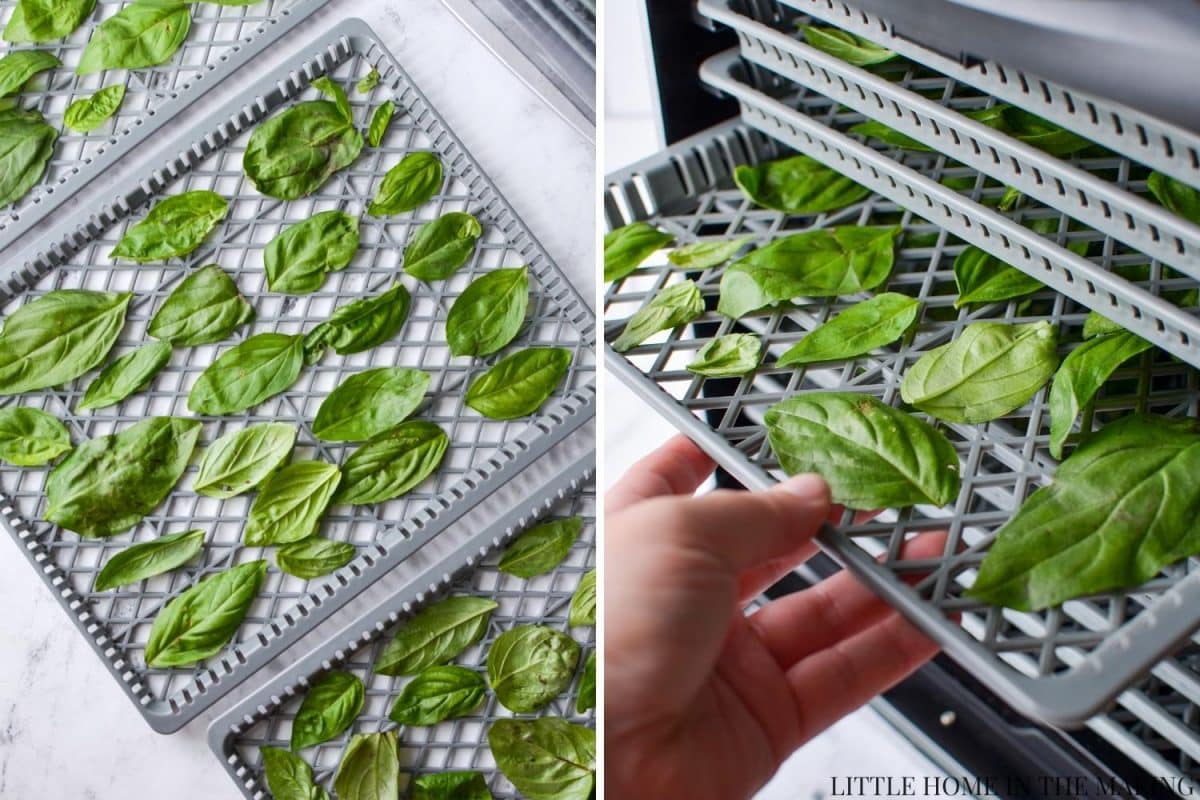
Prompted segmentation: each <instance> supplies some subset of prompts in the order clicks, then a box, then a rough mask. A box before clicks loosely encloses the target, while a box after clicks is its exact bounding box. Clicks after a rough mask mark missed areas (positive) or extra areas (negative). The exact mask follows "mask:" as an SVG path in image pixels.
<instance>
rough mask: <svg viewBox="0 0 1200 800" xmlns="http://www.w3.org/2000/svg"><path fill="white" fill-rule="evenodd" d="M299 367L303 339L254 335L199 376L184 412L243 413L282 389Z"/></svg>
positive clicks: (298, 374) (280, 334)
mask: <svg viewBox="0 0 1200 800" xmlns="http://www.w3.org/2000/svg"><path fill="white" fill-rule="evenodd" d="M303 367H304V337H303V336H288V335H286V334H282V333H259V334H255V335H254V336H251V337H250V338H249V339H247V340H246V341H244V342H242V343H241V344H239V345H236V346H234V347H232V348H230V349H229V350H226V351H225V352H224V353H222V354H221V356H220V357H219V358H218V359H217V360H216V361H214V362H213V363H212V364H210V365H209V366H208V368H207V369H205V370H204V372H202V373H201V374H200V377H199V378H198V379H197V380H196V383H195V384H193V386H192V391H191V392H190V393H189V394H188V409H189V410H191V412H192V413H194V414H207V415H210V416H220V415H222V414H236V413H237V412H239V411H245V410H246V409H247V408H253V407H254V406H256V405H258V404H259V403H261V402H263V401H264V400H266V399H267V398H269V397H273V396H275V395H277V394H279V393H280V392H282V391H284V390H286V389H287V388H288V387H289V386H291V385H292V384H293V383H295V382H296V378H298V377H300V370H301V369H303Z"/></svg>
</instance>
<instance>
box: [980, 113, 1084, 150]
mask: <svg viewBox="0 0 1200 800" xmlns="http://www.w3.org/2000/svg"><path fill="white" fill-rule="evenodd" d="M1002 130H1004V132H1005V133H1007V134H1009V135H1010V136H1012V137H1013V138H1015V139H1018V140H1020V141H1022V142H1024V143H1025V144H1028V145H1032V146H1033V147H1036V148H1038V149H1040V150H1043V151H1045V152H1047V153H1049V154H1050V155H1052V156H1068V155H1071V154H1072V153H1077V152H1079V151H1080V150H1086V149H1088V148H1089V147H1092V146H1093V144H1092V142H1091V140H1090V139H1085V138H1083V137H1082V136H1080V135H1078V134H1076V133H1073V132H1071V131H1068V130H1064V129H1063V128H1060V127H1059V126H1057V125H1055V124H1054V123H1052V122H1049V121H1047V120H1044V119H1042V118H1041V117H1039V116H1038V115H1037V114H1032V113H1030V112H1028V111H1026V110H1025V109H1023V108H1017V107H1016V106H1007V107H1005V109H1004V127H1003V128H1002Z"/></svg>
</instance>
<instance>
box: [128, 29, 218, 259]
mask: <svg viewBox="0 0 1200 800" xmlns="http://www.w3.org/2000/svg"><path fill="white" fill-rule="evenodd" d="M130 7H131V8H135V7H136V6H130ZM228 211H229V203H228V202H226V200H225V198H224V197H221V195H219V194H217V193H216V192H210V191H208V190H205V189H201V190H198V191H194V192H184V193H183V194H177V195H174V196H172V197H168V198H167V199H166V200H163V201H162V202H161V203H159V204H158V205H156V206H155V207H154V208H152V209H150V213H149V214H147V215H146V218H145V219H144V220H142V221H141V222H139V223H138V224H136V225H134V226H133V227H132V228H130V229H129V230H127V231H126V232H125V236H124V237H122V238H121V241H119V242H117V246H116V247H115V248H113V251H112V257H113V258H127V259H129V260H130V261H137V262H141V263H145V262H147V261H163V260H166V259H168V258H172V257H175V256H185V255H187V254H188V253H190V252H192V251H193V250H195V249H196V248H197V247H199V246H200V243H201V242H203V241H204V238H205V237H206V236H208V234H209V233H211V232H212V229H213V228H215V227H216V226H217V223H219V222H220V221H221V220H222V219H224V218H225V214H226V212H228Z"/></svg>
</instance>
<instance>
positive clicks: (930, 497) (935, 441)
mask: <svg viewBox="0 0 1200 800" xmlns="http://www.w3.org/2000/svg"><path fill="white" fill-rule="evenodd" d="M764 423H765V425H766V427H767V438H768V439H769V440H770V442H771V449H772V450H774V451H775V455H776V456H778V458H779V464H780V466H781V467H783V471H784V472H786V473H787V474H789V475H799V474H800V473H804V472H815V473H817V474H819V475H820V476H821V477H823V478H824V479H825V480H826V481H827V482H828V483H829V488H830V491H831V492H832V495H833V502H835V503H839V504H841V505H844V506H846V507H847V508H854V509H877V508H904V507H907V506H911V505H915V504H917V503H929V504H930V505H935V506H944V505H946V504H947V503H950V502H951V501H953V500H954V498H955V497H957V496H958V490H959V484H960V481H959V465H958V456H957V455H956V454H955V452H954V446H953V445H951V444H950V442H949V440H948V439H946V437H945V436H944V435H942V434H941V433H940V432H938V431H937V430H935V429H934V428H933V427H932V426H931V425H929V423H927V422H925V421H924V420H920V419H917V418H916V417H914V416H912V415H911V414H906V413H904V412H903V411H900V410H898V409H895V408H892V407H891V406H888V405H885V404H884V403H882V402H880V401H879V400H877V399H875V398H874V397H871V396H869V395H864V394H853V393H850V392H812V393H809V394H803V395H798V396H796V397H790V398H788V399H787V400H784V401H783V402H781V403H776V404H775V405H773V406H771V408H770V409H768V410H767V413H766V416H765V417H764Z"/></svg>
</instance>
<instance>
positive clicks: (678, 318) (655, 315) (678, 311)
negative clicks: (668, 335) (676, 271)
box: [612, 281, 704, 353]
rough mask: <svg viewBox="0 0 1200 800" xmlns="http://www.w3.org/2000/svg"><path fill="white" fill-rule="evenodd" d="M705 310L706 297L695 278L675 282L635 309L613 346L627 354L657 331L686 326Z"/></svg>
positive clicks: (619, 351)
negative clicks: (693, 279) (703, 295)
mask: <svg viewBox="0 0 1200 800" xmlns="http://www.w3.org/2000/svg"><path fill="white" fill-rule="evenodd" d="M703 313H704V298H703V297H702V296H701V294H700V289H699V288H698V287H697V286H696V284H695V283H694V282H693V281H684V282H683V283H676V284H672V285H671V286H668V287H667V288H665V289H663V290H662V291H661V292H659V293H658V294H657V295H655V296H654V299H653V300H651V301H650V302H649V303H647V304H646V305H645V306H643V307H642V308H639V309H638V310H637V311H636V312H634V314H633V316H632V317H630V318H629V322H627V323H625V330H623V331H621V335H620V336H618V337H617V338H616V340H615V341H614V342H613V343H612V347H613V349H614V350H616V351H617V352H618V353H624V352H625V351H627V350H632V349H633V348H635V347H637V346H638V345H639V344H641V343H642V342H644V341H646V340H647V339H649V338H650V337H651V336H653V335H654V334H656V333H659V332H660V331H668V330H671V329H673V328H678V327H679V326H680V325H686V324H687V323H689V322H691V321H692V320H694V319H696V318H697V317H699V316H701V315H702V314H703Z"/></svg>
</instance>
